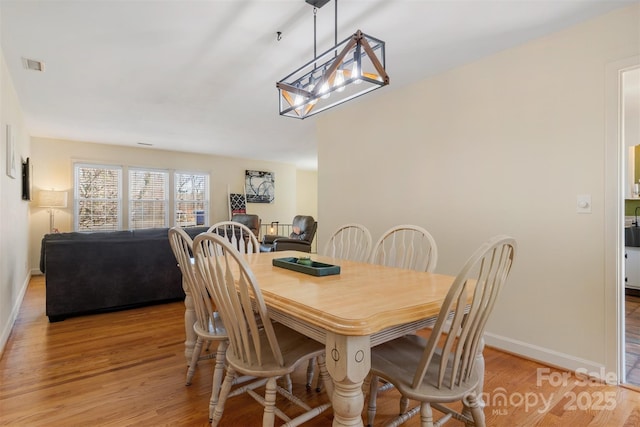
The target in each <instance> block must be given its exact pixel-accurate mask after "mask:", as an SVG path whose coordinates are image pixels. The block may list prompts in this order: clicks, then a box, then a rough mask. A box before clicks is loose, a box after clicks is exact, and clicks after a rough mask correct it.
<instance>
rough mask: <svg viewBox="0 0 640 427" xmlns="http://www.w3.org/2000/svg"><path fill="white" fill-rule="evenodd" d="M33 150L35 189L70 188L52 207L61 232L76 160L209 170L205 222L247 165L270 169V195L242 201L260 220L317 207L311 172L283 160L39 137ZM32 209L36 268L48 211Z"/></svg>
mask: <svg viewBox="0 0 640 427" xmlns="http://www.w3.org/2000/svg"><path fill="white" fill-rule="evenodd" d="M32 153H33V154H32V162H33V168H34V180H33V182H34V193H36V195H37V193H38V190H40V189H51V188H54V189H56V190H66V191H68V192H69V208H67V209H65V210H59V211H57V213H56V216H55V224H56V227H57V228H58V229H59V230H60V231H61V232H64V231H70V230H72V229H73V219H72V217H71V214H72V206H73V163H74V162H75V161H87V162H97V163H108V164H118V165H123V166H140V167H150V168H162V169H170V170H178V171H180V170H182V171H185V170H186V171H198V172H207V173H209V174H210V191H211V194H210V200H211V217H210V218H209V220H208V221H207V224H209V225H210V224H213V223H214V222H217V221H222V220H226V219H228V204H227V188H229V189H230V191H231V192H235V193H241V192H242V191H243V188H244V187H243V186H244V173H245V170H246V169H255V170H266V171H271V172H274V174H275V180H276V186H275V190H276V194H275V201H274V202H273V203H269V204H263V203H249V204H248V206H247V211H248V212H249V213H252V214H257V215H259V216H260V218H261V219H262V222H263V223H269V222H271V221H280V222H281V223H289V222H290V221H291V218H293V216H294V215H295V214H296V212H298V209H303V210H309V211H315V210H316V202H315V199H316V196H317V190H316V186H309V185H308V181H309V179H310V178H309V177H308V176H307V175H308V174H310V175H311V176H313V175H315V172H310V173H308V174H307V173H304V172H298V171H297V170H296V168H295V166H293V165H288V164H284V163H274V162H264V161H259V160H247V159H238V158H229V157H219V156H211V155H202V154H189V153H181V152H177V151H163V150H153V149H147V148H137V147H136V148H131V147H124V146H113V145H105V144H94V143H87V142H73V141H61V140H53V139H43V138H33V139H32ZM298 179H302V180H303V181H304V187H305V188H308V192H305V193H303V194H306V195H307V197H305V198H302V199H298V198H297V194H299V192H298ZM31 211H32V215H31V218H32V221H31V223H32V227H31V230H32V233H31V246H32V248H33V251H32V257H31V267H32V268H33V269H34V271H37V269H38V262H39V253H38V251H39V248H40V241H41V239H42V236H43V235H44V234H45V233H47V232H48V228H49V214H48V210H47V209H44V208H38V207H37V204H36V203H33V204H32V207H31Z"/></svg>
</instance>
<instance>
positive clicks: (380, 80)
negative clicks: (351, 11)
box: [276, 0, 389, 119]
mask: <svg viewBox="0 0 640 427" xmlns="http://www.w3.org/2000/svg"><path fill="white" fill-rule="evenodd" d="M305 1H306V2H307V3H309V4H310V5H312V6H313V7H314V34H313V36H314V40H313V44H314V46H313V48H314V52H313V53H314V58H313V59H312V60H311V61H309V62H308V63H306V64H305V65H303V66H302V67H300V68H298V69H297V70H295V71H294V72H292V73H291V74H289V75H288V76H286V77H285V78H283V79H282V80H280V81H279V82H277V83H276V87H277V88H278V98H279V108H280V115H281V116H287V117H294V118H298V119H304V118H307V117H310V116H313V115H314V114H318V113H320V112H322V111H324V110H327V109H329V108H331V107H335V106H336V105H339V104H342V103H344V102H347V101H349V100H351V99H354V98H356V97H358V96H361V95H364V94H365V93H368V92H371V91H373V90H376V89H379V88H381V87H382V86H386V85H388V84H389V76H388V75H387V72H386V71H385V50H384V49H385V46H384V42H383V41H382V40H379V39H377V38H375V37H371V36H369V35H367V34H364V33H363V32H362V31H360V30H358V31H356V32H355V33H354V34H353V35H352V36H351V37H348V38H347V39H345V40H343V41H342V42H340V43H337V31H338V2H337V0H334V2H335V5H336V12H335V17H336V18H335V23H336V24H335V27H336V28H335V34H336V45H335V46H334V47H332V48H331V49H329V50H327V51H326V52H324V53H322V54H321V55H316V33H315V28H316V26H315V20H316V8H319V7H322V6H324V5H325V4H326V3H327V2H328V0H305Z"/></svg>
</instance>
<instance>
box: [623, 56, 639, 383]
mask: <svg viewBox="0 0 640 427" xmlns="http://www.w3.org/2000/svg"><path fill="white" fill-rule="evenodd" d="M620 83H621V84H620V86H619V87H620V92H621V93H620V94H619V96H620V100H621V102H620V109H621V111H620V120H619V121H618V123H619V127H620V129H619V130H618V134H619V135H620V139H621V145H622V147H624V149H623V150H622V152H623V153H624V155H625V159H624V160H625V161H624V162H623V164H624V165H626V171H625V172H624V176H625V177H624V183H625V184H624V185H622V186H621V188H622V189H623V193H624V194H623V196H622V199H623V200H624V218H623V221H622V223H623V224H624V226H625V228H630V230H625V233H624V235H625V242H624V246H625V248H624V249H625V250H624V258H623V259H624V270H623V271H624V272H625V274H624V283H623V285H622V286H620V287H619V288H620V292H621V293H622V295H621V300H622V302H623V304H622V310H621V313H620V315H621V317H622V319H621V320H622V325H623V331H624V333H623V334H621V338H622V340H623V342H622V345H621V348H622V354H623V363H622V364H621V369H620V371H621V372H620V373H621V374H622V375H621V377H622V378H621V379H622V382H623V383H626V384H630V385H633V386H637V387H640V274H638V273H640V247H635V243H633V245H634V246H631V245H632V242H631V240H633V239H631V238H630V237H631V236H633V232H635V231H637V230H638V226H639V224H638V220H637V219H636V218H637V216H636V214H637V213H638V212H639V211H640V66H636V67H631V68H629V69H625V70H624V71H623V72H622V73H621V82H620Z"/></svg>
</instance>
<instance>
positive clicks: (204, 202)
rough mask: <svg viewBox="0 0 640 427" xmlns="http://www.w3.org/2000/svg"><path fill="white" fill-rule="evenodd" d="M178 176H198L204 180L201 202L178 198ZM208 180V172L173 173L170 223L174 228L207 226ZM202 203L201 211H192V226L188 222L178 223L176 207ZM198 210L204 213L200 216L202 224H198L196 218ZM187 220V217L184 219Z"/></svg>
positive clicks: (178, 171)
mask: <svg viewBox="0 0 640 427" xmlns="http://www.w3.org/2000/svg"><path fill="white" fill-rule="evenodd" d="M179 175H190V176H200V177H202V178H203V179H204V188H203V190H202V194H203V200H202V201H195V200H194V201H189V200H181V199H180V197H179V196H178V184H179V182H180V180H179V179H178V176H179ZM210 180H211V176H210V174H209V173H208V172H197V171H185V170H176V171H174V173H173V200H174V203H173V212H172V214H173V219H172V222H173V224H174V225H175V226H179V227H198V226H203V225H205V224H207V223H208V222H209V221H208V219H209V213H210V202H209V195H210V190H209V188H210V187H209V186H210ZM190 202H191V203H198V202H200V203H202V209H196V208H194V209H193V213H192V215H193V216H194V219H195V221H194V224H190V221H182V222H181V221H178V212H179V209H178V206H179V204H180V203H190ZM199 210H203V211H204V212H203V213H202V214H201V215H202V219H203V222H202V224H199V223H198V216H200V215H199V214H198V213H197V211H199ZM186 219H188V217H187V218H186Z"/></svg>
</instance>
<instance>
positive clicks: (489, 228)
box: [318, 3, 640, 369]
mask: <svg viewBox="0 0 640 427" xmlns="http://www.w3.org/2000/svg"><path fill="white" fill-rule="evenodd" d="M639 23H640V11H639V6H638V4H637V3H636V4H634V5H633V6H629V7H627V8H624V9H618V10H616V11H613V12H611V13H609V14H607V15H603V16H601V17H599V18H597V19H594V20H591V21H588V22H585V23H583V24H580V25H577V26H574V27H572V28H569V29H566V30H564V31H562V32H558V33H556V34H553V35H550V36H547V37H544V38H540V39H538V40H535V41H533V42H530V43H528V44H525V45H522V46H519V47H516V48H513V49H509V50H505V51H503V52H500V53H498V54H496V55H493V56H491V57H487V58H483V59H481V60H479V61H477V62H474V63H471V64H468V65H465V66H462V67H459V68H456V69H452V70H450V71H448V72H445V73H442V74H440V75H437V76H435V77H432V78H428V79H425V80H423V81H421V82H419V83H417V84H414V85H411V86H408V87H404V88H398V89H394V90H393V91H385V89H381V90H380V91H377V92H376V93H374V94H371V95H366V96H365V97H362V98H360V99H358V100H356V101H353V102H351V103H349V104H346V105H344V106H342V107H340V108H336V109H333V110H331V111H329V112H327V113H324V115H322V116H319V117H320V118H319V120H318V135H319V141H318V147H319V151H318V170H319V174H318V196H319V200H318V205H319V220H320V221H321V223H322V224H323V228H322V230H321V236H320V238H321V239H325V238H326V237H327V233H329V232H330V230H331V229H333V228H334V227H336V226H338V225H339V224H341V223H346V222H351V221H356V222H360V223H362V224H364V225H366V226H367V227H369V229H370V231H371V233H372V235H373V237H374V240H375V239H377V237H378V236H379V235H380V234H381V233H382V232H383V231H384V230H385V229H387V228H388V227H390V226H392V225H395V224H401V223H415V224H418V225H421V226H423V227H425V228H427V229H428V230H429V231H431V232H432V234H433V236H434V237H435V239H436V241H437V243H438V251H439V256H438V266H437V267H436V271H437V272H440V273H447V274H455V273H457V271H458V270H459V268H460V267H461V266H462V264H463V263H464V261H465V260H466V258H467V257H468V256H469V255H470V254H471V253H472V252H473V250H475V248H477V247H478V246H479V245H480V244H481V243H482V242H483V241H485V240H486V239H487V238H489V237H490V236H492V235H496V234H502V233H504V234H509V235H512V236H513V237H515V238H516V239H517V241H518V245H519V252H518V258H517V260H516V264H515V266H514V269H513V272H512V275H511V278H510V280H509V283H508V286H507V287H506V288H505V290H504V292H503V294H502V295H501V299H500V300H499V302H498V305H497V306H496V309H495V311H494V314H493V317H492V319H491V320H490V323H489V325H488V327H487V332H488V333H487V342H488V343H489V344H492V345H495V346H498V347H501V348H504V349H507V350H510V351H513V352H516V353H520V354H523V355H525V356H528V357H531V358H534V359H540V360H544V361H546V362H548V363H552V364H554V365H559V366H564V367H567V368H570V369H576V368H579V367H586V368H588V369H597V368H599V367H602V366H605V365H606V366H607V368H608V369H609V368H611V367H613V368H616V365H615V364H616V362H615V361H611V360H608V357H607V354H606V353H607V351H609V350H608V349H607V347H608V346H610V344H611V340H610V339H609V338H608V337H609V336H611V334H610V332H611V331H608V330H605V328H606V326H605V325H608V324H609V323H611V322H610V320H611V319H608V318H607V316H609V317H611V316H615V315H616V314H615V309H614V310H610V307H608V306H606V305H605V304H606V301H605V297H604V296H605V294H606V293H607V289H606V286H607V285H606V284H607V279H606V278H605V206H604V200H605V195H606V194H605V186H606V183H605V176H606V174H605V172H606V169H607V168H608V166H607V165H610V164H611V163H608V164H605V140H606V137H605V135H607V133H606V129H605V127H606V126H605V110H606V108H607V106H606V104H607V102H606V100H605V98H606V97H605V87H606V82H605V80H606V69H607V64H610V63H612V62H615V61H618V60H620V59H622V58H628V57H631V56H635V55H638V53H640V46H639V44H640V39H639V37H638V34H639ZM390 49H391V47H390ZM391 82H392V83H391V84H393V75H392V74H391ZM354 123H360V124H363V125H362V126H354ZM614 143H615V142H614ZM353 159H358V161H357V162H354V161H353ZM611 161H613V163H614V165H615V163H616V161H617V160H616V159H615V158H614V159H613V160H609V162H611ZM581 194H591V196H592V205H593V208H592V209H593V211H592V213H591V214H578V213H576V196H577V195H581ZM608 197H610V196H608ZM338 206H339V209H337V208H336V207H338ZM620 211H621V208H620ZM614 267H615V266H614ZM401 285H402V284H398V286H401ZM608 286H615V283H613V284H609V285H608ZM607 319H608V320H607ZM613 323H615V321H614V322H613ZM607 327H608V326H607ZM614 335H615V334H614Z"/></svg>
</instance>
